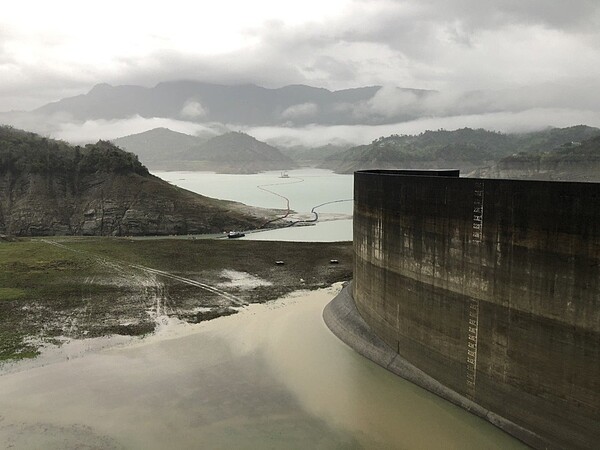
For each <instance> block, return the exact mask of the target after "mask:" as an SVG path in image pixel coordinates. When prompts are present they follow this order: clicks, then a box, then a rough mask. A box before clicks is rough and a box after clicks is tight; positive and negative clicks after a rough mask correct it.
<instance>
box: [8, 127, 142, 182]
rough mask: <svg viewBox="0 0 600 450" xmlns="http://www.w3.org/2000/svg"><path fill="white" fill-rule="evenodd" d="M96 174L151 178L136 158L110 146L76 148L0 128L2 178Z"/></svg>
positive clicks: (13, 129)
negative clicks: (37, 174) (5, 176)
mask: <svg viewBox="0 0 600 450" xmlns="http://www.w3.org/2000/svg"><path fill="white" fill-rule="evenodd" d="M96 172H109V173H120V174H126V173H136V174H139V175H148V169H146V168H145V167H144V166H143V165H142V164H141V163H140V162H139V160H138V158H137V156H136V155H134V154H133V153H127V152H125V151H123V150H121V149H120V148H118V147H116V146H115V145H113V144H111V143H110V142H106V141H98V142H97V143H96V144H88V145H86V146H85V147H80V146H76V147H73V146H71V145H69V144H67V143H66V142H62V141H57V140H54V139H48V138H45V137H42V136H39V135H37V134H35V133H29V132H26V131H22V130H17V129H15V128H12V127H8V126H0V174H5V173H13V174H18V173H69V174H72V175H73V177H77V176H78V175H85V174H90V173H96Z"/></svg>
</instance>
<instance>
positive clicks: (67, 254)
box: [0, 237, 352, 366]
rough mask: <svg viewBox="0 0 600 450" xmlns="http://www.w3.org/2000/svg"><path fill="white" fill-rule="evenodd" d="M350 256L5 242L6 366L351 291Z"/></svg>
mask: <svg viewBox="0 0 600 450" xmlns="http://www.w3.org/2000/svg"><path fill="white" fill-rule="evenodd" d="M351 251H352V249H351V243H349V242H345V243H344V242H342V243H306V242H305V243H292V242H264V241H263V242H253V241H239V240H234V241H232V240H191V239H152V240H137V239H136V240H134V239H127V238H73V237H71V238H65V237H63V238H59V237H52V238H44V239H30V240H19V241H14V242H8V241H0V287H1V288H0V317H1V320H0V366H1V365H2V363H3V362H4V363H7V362H14V361H16V360H21V359H29V358H33V357H35V356H37V355H38V354H39V352H40V350H41V349H46V350H49V349H50V350H51V349H52V348H54V347H62V346H65V345H66V344H69V347H68V348H71V349H72V350H70V352H71V353H73V354H77V353H79V350H78V349H79V348H80V347H81V345H80V344H76V343H73V340H77V339H85V342H87V343H89V345H90V346H91V347H93V348H96V347H98V346H100V347H105V346H106V337H108V336H114V335H117V336H124V337H130V336H144V335H148V334H150V333H153V332H154V331H155V330H156V329H157V327H159V326H162V324H163V323H164V322H165V320H166V321H167V322H168V321H169V320H171V319H177V320H181V321H184V322H187V323H198V322H203V321H206V320H210V319H214V318H216V317H220V316H224V315H230V314H235V313H236V312H237V311H238V310H239V309H240V308H243V307H244V305H247V304H251V303H261V302H265V301H269V300H273V299H276V298H279V297H281V296H283V295H285V294H287V293H289V292H292V291H295V290H298V289H317V288H321V287H324V286H329V285H331V284H332V283H334V282H337V281H345V280H348V279H350V277H351V270H352V269H351V266H352V253H351ZM331 259H337V260H338V261H339V264H335V265H332V264H330V260H331ZM275 261H283V262H284V264H283V265H276V264H275ZM91 339H97V340H95V341H93V340H91ZM85 345H87V344H85ZM85 345H84V347H85Z"/></svg>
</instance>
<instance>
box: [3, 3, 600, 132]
mask: <svg viewBox="0 0 600 450" xmlns="http://www.w3.org/2000/svg"><path fill="white" fill-rule="evenodd" d="M2 25H3V24H2V22H1V19H0V80H1V81H2V82H1V83H0V110H4V111H5V110H8V109H11V108H17V109H32V108H34V107H37V106H40V105H41V104H43V103H46V102H48V101H53V100H58V99H60V98H63V97H67V96H71V95H76V94H80V93H84V92H86V91H87V90H89V89H90V88H91V87H92V86H93V85H94V84H96V83H99V82H108V83H111V84H113V85H116V84H139V85H143V86H153V85H155V84H156V83H158V82H161V81H165V80H174V79H195V80H200V81H208V82H215V83H223V84H241V83H255V84H259V85H263V86H267V87H279V86H283V85H287V84H297V83H304V84H310V85H315V86H322V87H327V88H330V89H340V88H349V87H356V86H364V85H374V84H380V85H384V86H385V88H384V90H382V91H381V92H380V93H379V94H378V95H377V96H376V98H374V99H373V100H372V101H370V102H367V103H364V104H360V105H339V107H340V109H345V110H348V109H350V110H352V111H353V113H354V114H355V116H356V117H367V116H368V115H369V114H378V115H381V116H384V117H387V116H394V115H395V114H399V113H402V112H407V113H410V114H419V115H425V116H435V117H443V116H447V117H451V116H453V117H465V116H472V115H484V114H490V113H499V112H505V113H507V114H513V115H514V114H518V113H521V112H523V111H541V110H544V111H545V110H553V111H557V110H562V111H580V112H581V111H592V112H593V111H598V110H599V109H600V95H599V94H598V92H600V81H599V80H600V48H598V45H597V43H598V42H600V31H599V30H600V2H597V1H596V0H578V1H571V2H565V1H562V0H529V1H522V0H429V1H422V0H406V1H394V0H355V1H352V2H350V3H349V4H348V6H347V7H346V8H344V9H340V11H339V14H338V15H336V16H331V17H330V16H327V17H323V18H317V17H315V18H314V20H312V21H305V22H302V23H295V24H289V23H284V22H282V21H277V20H270V21H265V22H255V23H252V24H250V25H249V26H248V27H247V28H246V29H245V30H244V33H245V34H244V36H245V37H246V38H247V40H248V43H249V44H248V45H247V46H245V47H243V48H241V49H238V50H232V51H227V52H220V53H214V54H210V55H207V54H200V53H194V52H193V48H192V49H190V48H187V49H182V48H175V47H168V46H167V44H164V45H162V44H160V45H158V44H157V46H156V48H154V49H153V50H152V51H150V52H146V53H139V54H137V53H135V52H132V53H131V54H127V55H126V56H123V55H121V56H119V57H108V58H107V59H106V61H103V62H102V63H94V62H91V63H90V62H81V63H71V64H65V63H64V61H61V60H60V59H53V55H54V54H55V53H56V52H59V51H60V50H61V49H62V48H63V47H65V46H68V45H70V44H71V42H70V41H69V38H68V37H66V36H65V35H63V34H60V33H57V34H52V33H51V32H49V31H48V30H45V31H40V33H39V35H38V36H35V37H34V39H32V40H31V42H34V43H36V45H40V47H38V48H36V50H35V51H34V49H32V51H31V53H32V55H36V54H39V55H41V56H40V57H39V58H38V59H36V58H35V57H31V58H28V57H25V56H27V55H25V56H24V55H21V54H19V53H18V52H17V51H16V50H15V48H18V46H15V43H16V44H18V43H21V44H22V45H25V44H23V42H30V41H24V39H25V37H24V34H23V32H21V30H18V29H15V28H14V27H10V26H2ZM42 42H47V43H49V46H48V47H44V46H41V45H42V44H41V43H42ZM156 42H159V43H160V42H163V41H156ZM164 42H167V41H166V40H165V41H164ZM32 45H33V44H32ZM396 86H403V87H415V88H427V89H435V90H437V91H438V92H437V93H435V94H431V95H429V96H427V97H425V98H421V97H416V96H414V95H411V94H407V93H405V92H404V93H403V92H402V91H398V90H396V89H395V87H396ZM200 103H201V101H200ZM182 108H185V106H184V105H182ZM185 112H186V113H189V114H192V115H193V114H201V112H202V110H201V105H200V108H192V107H191V106H190V107H188V108H187V109H186V110H185ZM297 112H298V111H296V113H297ZM309 112H310V111H309ZM291 113H294V111H290V114H291ZM305 113H306V111H305ZM189 114H188V115H189ZM569 117H572V116H569ZM527 118H529V119H531V116H529V115H528V116H527ZM532 120H533V119H532ZM53 123H54V122H53ZM548 124H550V123H548ZM90 129H91V128H90Z"/></svg>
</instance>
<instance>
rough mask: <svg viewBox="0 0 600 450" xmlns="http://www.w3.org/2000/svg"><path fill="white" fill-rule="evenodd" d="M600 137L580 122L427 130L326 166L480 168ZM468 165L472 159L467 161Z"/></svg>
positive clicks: (377, 143) (335, 158)
mask: <svg viewBox="0 0 600 450" xmlns="http://www.w3.org/2000/svg"><path fill="white" fill-rule="evenodd" d="M599 135H600V129H598V128H593V127H587V126H585V125H578V126H575V127H569V128H552V129H548V130H544V131H538V132H535V133H526V134H503V133H497V132H493V131H487V130H483V129H477V130H473V129H471V128H462V129H459V130H454V131H447V130H437V131H426V132H424V133H421V134H419V135H414V136H413V135H397V134H393V135H391V136H388V137H380V138H378V139H375V140H374V141H373V142H371V143H370V144H368V145H361V146H358V147H353V148H351V149H348V150H346V151H344V152H341V153H337V154H334V155H331V156H329V157H328V158H326V159H325V161H324V164H323V167H325V168H330V169H333V170H336V171H338V172H352V171H354V170H357V169H361V168H376V167H380V168H392V167H399V166H402V167H405V168H410V167H411V164H416V165H417V166H418V167H429V166H431V167H437V166H440V165H441V166H445V165H446V166H451V165H452V166H455V165H459V166H463V167H469V165H470V167H471V168H474V167H477V166H482V165H486V164H487V163H489V162H493V161H497V160H499V159H501V158H505V157H507V156H509V155H512V154H518V153H521V152H523V153H526V154H532V153H540V152H555V151H556V152H559V151H560V150H561V149H564V148H565V147H564V146H565V145H567V146H569V145H578V144H579V143H581V142H582V141H585V140H587V139H590V138H593V137H594V136H599ZM465 163H468V164H466V165H465Z"/></svg>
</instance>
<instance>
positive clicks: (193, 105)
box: [180, 100, 208, 119]
mask: <svg viewBox="0 0 600 450" xmlns="http://www.w3.org/2000/svg"><path fill="white" fill-rule="evenodd" d="M180 115H181V117H183V118H185V119H201V118H202V117H206V116H207V115H208V109H207V108H206V107H204V106H202V104H201V103H200V102H198V101H196V100H188V101H187V102H185V104H184V105H183V108H181V112H180Z"/></svg>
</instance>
